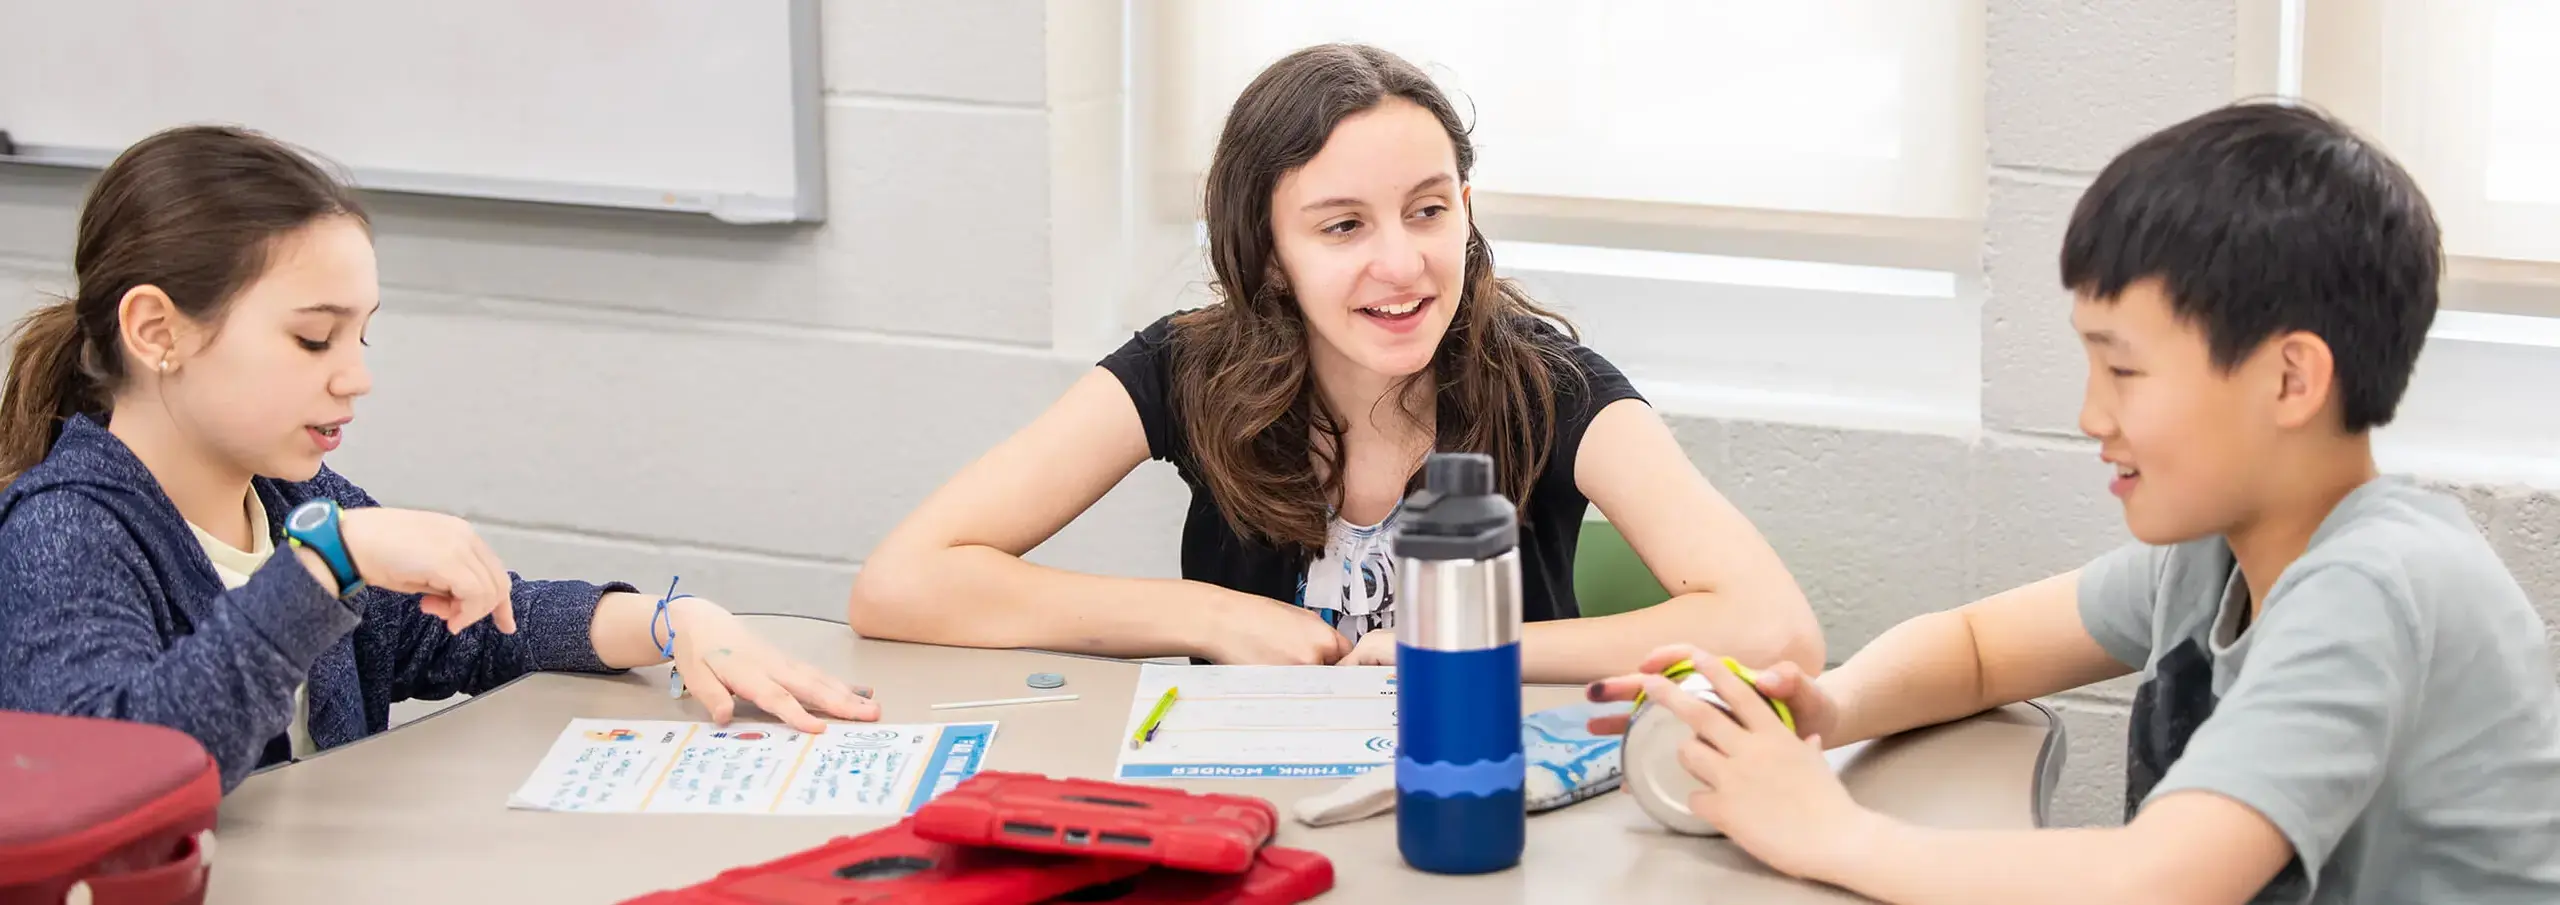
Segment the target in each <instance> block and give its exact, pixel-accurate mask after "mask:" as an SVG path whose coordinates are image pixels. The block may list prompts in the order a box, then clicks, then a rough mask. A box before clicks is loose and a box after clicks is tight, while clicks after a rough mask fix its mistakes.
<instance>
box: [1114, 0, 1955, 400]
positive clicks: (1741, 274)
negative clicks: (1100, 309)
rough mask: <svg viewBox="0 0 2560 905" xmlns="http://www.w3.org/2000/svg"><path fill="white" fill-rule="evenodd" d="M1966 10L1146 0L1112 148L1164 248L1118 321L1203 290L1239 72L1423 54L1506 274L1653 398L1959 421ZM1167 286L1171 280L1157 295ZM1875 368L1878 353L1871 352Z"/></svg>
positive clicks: (1700, 1) (1554, 0)
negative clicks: (1215, 152)
mask: <svg viewBox="0 0 2560 905" xmlns="http://www.w3.org/2000/svg"><path fill="white" fill-rule="evenodd" d="M1980 7H1981V4H1980V3H1979V2H1972V3H1967V2H1960V0H1795V2H1788V3H1769V2H1763V0H1611V2H1608V3H1584V2H1577V0H1400V2H1396V3H1376V2H1366V0H1174V2H1166V3H1160V4H1148V5H1146V6H1144V7H1143V9H1145V10H1147V11H1148V12H1147V13H1146V16H1147V18H1148V21H1147V22H1145V23H1143V25H1142V26H1141V27H1140V29H1139V31H1140V32H1141V33H1143V35H1144V36H1143V37H1141V38H1140V39H1139V41H1140V43H1139V46H1141V47H1145V48H1148V50H1147V51H1146V52H1145V56H1144V58H1143V59H1142V60H1141V62H1140V64H1139V65H1140V66H1141V67H1142V68H1141V71H1140V72H1139V73H1138V74H1137V78H1136V79H1135V80H1134V84H1135V85H1136V89H1135V90H1136V97H1135V98H1134V99H1135V101H1136V102H1137V104H1138V105H1139V107H1140V111H1139V115H1138V118H1139V119H1140V120H1141V121H1142V123H1141V124H1139V125H1138V126H1137V127H1136V128H1137V129H1138V131H1139V133H1140V134H1141V135H1142V136H1144V137H1142V138H1140V139H1139V140H1137V141H1135V142H1133V145H1135V146H1139V147H1145V148H1149V149H1150V150H1147V151H1142V152H1141V155H1142V156H1143V157H1145V159H1143V160H1141V161H1140V162H1139V163H1138V167H1139V169H1140V171H1141V172H1142V173H1144V174H1145V175H1144V177H1143V178H1144V180H1145V182H1146V184H1147V186H1148V192H1149V194H1151V195H1152V196H1153V197H1152V198H1151V199H1150V200H1149V203H1147V204H1146V205H1145V209H1146V210H1147V211H1148V212H1149V214H1148V216H1149V217H1150V218H1152V219H1153V220H1155V221H1157V226H1156V228H1157V231H1158V232H1159V234H1160V235H1161V236H1163V237H1165V238H1164V239H1163V241H1162V242H1161V244H1159V245H1158V246H1157V247H1158V248H1159V250H1160V251H1161V252H1162V256H1161V257H1156V256H1150V258H1149V260H1151V261H1159V262H1162V265H1163V270H1162V272H1161V273H1159V274H1158V275H1157V276H1158V277H1159V279H1158V281H1157V287H1156V288H1158V289H1162V290H1165V291H1161V292H1158V291H1148V290H1146V289H1144V288H1142V289H1141V291H1140V292H1138V293H1137V294H1136V296H1135V300H1134V301H1133V303H1132V308H1131V309H1130V310H1129V311H1128V312H1126V318H1125V320H1127V321H1128V322H1129V325H1131V326H1133V327H1134V326H1137V325H1142V324H1143V323H1144V322H1146V321H1147V320H1152V319H1153V318H1155V317H1157V316H1159V315H1161V314H1162V313H1163V312H1165V311H1167V310H1172V309H1173V308H1176V307H1188V306H1191V305H1197V304H1201V303H1204V302H1206V301H1207V300H1208V296H1207V294H1206V287H1205V281H1206V279H1207V275H1206V274H1205V272H1203V271H1202V269H1201V268H1200V267H1199V266H1198V264H1199V262H1198V258H1199V255H1198V242H1199V241H1200V239H1199V235H1200V234H1199V232H1198V231H1197V230H1196V228H1195V226H1196V225H1195V220H1196V217H1197V214H1198V199H1199V194H1198V193H1199V185H1200V176H1201V174H1202V171H1203V170H1205V169H1206V166H1207V163H1208V159H1209V155H1210V151H1211V148H1212V146H1213V144H1214V142H1215V140H1216V137H1217V133H1218V130H1219V129H1220V127H1221V126H1222V124H1223V122H1224V119H1225V117H1226V112H1227V108H1228V106H1229V105H1230V104H1231V103H1233V101H1234V100H1235V98H1236V96H1237V94H1238V93H1239V92H1241V91H1242V90H1243V88H1244V86H1245V85H1246V83H1247V82H1249V81H1250V80H1251V79H1252V78H1253V76H1254V75H1255V74H1256V73H1258V72H1260V71H1261V70H1262V69H1263V67H1265V66H1266V65H1268V64H1269V63H1270V62H1271V61H1272V60H1275V59H1277V58H1279V57H1280V56H1282V55H1284V54H1286V53H1288V52H1290V51H1293V50H1296V49H1298V48H1300V47H1304V46H1307V45H1310V44H1317V43H1323V42H1326V41H1358V42H1364V43H1370V44H1375V45H1378V46H1381V47H1384V48H1386V49H1388V50H1390V51H1393V52H1395V53H1397V54H1398V55H1401V56H1403V57H1405V58H1406V59H1408V60H1411V61H1413V62H1414V63H1416V64H1418V65H1420V66H1422V67H1423V68H1424V70H1425V71H1427V72H1429V73H1431V75H1432V76H1433V78H1434V79H1435V80H1436V81H1438V82H1439V83H1440V85H1441V87H1442V89H1443V90H1444V91H1446V92H1448V93H1449V94H1450V96H1451V99H1452V100H1453V101H1454V102H1455V103H1456V104H1457V105H1458V108H1459V110H1460V111H1461V113H1462V114H1463V115H1466V116H1467V118H1468V119H1469V121H1470V122H1471V124H1472V125H1473V127H1474V136H1475V139H1476V143H1477V148H1478V158H1479V160H1478V165H1477V171H1476V173H1475V174H1474V189H1475V208H1476V210H1475V214H1476V219H1477V222H1478V224H1479V225H1480V226H1481V227H1482V228H1483V230H1484V232H1485V234H1486V236H1487V238H1488V239H1490V240H1492V242H1493V244H1494V260H1495V261H1496V263H1497V265H1498V266H1499V267H1500V268H1501V269H1502V270H1503V271H1504V272H1505V274H1506V275H1508V276H1512V277H1514V278H1517V279H1519V280H1521V282H1522V283H1524V284H1525V285H1526V286H1527V287H1528V288H1529V289H1530V290H1531V291H1532V293H1533V294H1535V295H1536V296H1537V297H1539V298H1540V299H1541V300H1542V301H1545V302H1547V303H1549V304H1551V305H1553V306H1555V307H1556V308H1558V309H1560V310H1561V311H1563V312H1564V313H1565V314H1566V315H1567V316H1568V317H1570V318H1572V319H1573V320H1574V321H1575V323H1576V324H1577V325H1578V326H1580V327H1582V328H1583V331H1584V334H1585V338H1586V340H1587V341H1588V342H1590V344H1591V345H1593V346H1594V347H1595V348H1598V349H1600V350H1601V351H1602V352H1603V353H1604V354H1606V355H1608V356H1609V357H1610V358H1611V359H1612V360H1613V361H1615V362H1616V363H1617V364H1618V365H1619V366H1620V367H1621V368H1624V369H1625V370H1626V371H1627V372H1628V373H1629V375H1630V376H1631V377H1633V378H1634V379H1635V380H1636V382H1637V383H1638V385H1639V386H1640V387H1642V388H1643V389H1645V391H1646V392H1647V394H1648V395H1650V396H1655V397H1657V398H1658V399H1660V400H1662V401H1663V402H1664V403H1665V406H1666V407H1668V408H1673V409H1686V410H1690V411H1695V412H1702V413H1713V414H1743V415H1751V416H1766V417H1784V418H1787V419H1789V420H1811V421H1815V422H1840V423H1844V424H1851V425H1873V426H1891V427H1896V428H1904V429H1928V430H1950V431H1971V430H1973V429H1974V427H1975V425H1976V423H1977V422H1978V417H1977V414H1976V413H1977V411H1978V408H1979V394H1980V386H1979V373H1980V362H1979V354H1978V349H1979V348H1980V339H1979V332H1980V331H1979V326H1978V318H1979V314H1978V305H1977V304H1975V300H1974V298H1973V297H1972V296H1971V295H1969V294H1968V293H1969V292H1970V290H1969V289H1968V290H1965V291H1964V292H1960V291H1959V287H1960V286H1965V285H1967V284H1969V283H1970V281H1967V280H1961V279H1959V274H1967V273H1970V272H1972V270H1973V269H1974V268H1975V267H1976V266H1977V263H1976V262H1977V259H1978V255H1979V238H1978V237H1979V220H1980V216H1981V214H1980V207H1981V202H1982V199H1981V195H1982V187H1983V178H1982V173H1983V156H1982V147H1981V145H1982V131H1983V130H1982V111H1981V99H1982V91H1981V85H1980V81H1981V77H1980V68H1981V56H1980V53H1981V47H1982V39H1981V15H1982V11H1981V9H1980ZM1176 289H1188V290H1190V291H1189V292H1176V291H1174V290H1176ZM1885 362H1891V363H1892V366H1891V367H1885V366H1884V363H1885Z"/></svg>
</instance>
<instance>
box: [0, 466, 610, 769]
mask: <svg viewBox="0 0 2560 905" xmlns="http://www.w3.org/2000/svg"><path fill="white" fill-rule="evenodd" d="M250 487H251V490H252V492H255V493H256V494H258V498H259V500H260V501H261V502H263V503H264V504H265V505H266V509H267V517H268V521H269V524H268V526H267V530H268V533H269V534H270V535H271V537H272V538H273V539H274V541H275V544H276V547H277V554H276V555H275V556H272V557H269V558H268V560H267V562H266V565H265V566H263V567H261V568H260V569H258V571H257V572H256V573H255V574H253V575H251V576H250V578H249V583H248V584H246V585H243V586H241V587H239V588H238V589H235V590H229V591H226V590H223V587H222V579H221V577H220V576H219V575H217V574H216V573H215V572H214V570H213V562H212V560H210V559H208V558H206V556H205V553H204V547H203V546H201V545H200V544H199V543H198V542H197V541H196V538H195V535H194V533H193V532H191V531H190V530H189V529H188V528H187V522H186V520H185V519H184V518H183V517H181V516H180V515H179V514H178V507H177V505H176V504H174V503H172V502H170V501H169V497H168V495H167V494H165V493H163V492H162V491H161V489H160V482H159V481H158V480H156V479H154V478H153V477H152V476H151V472H150V471H149V470H148V469H146V468H144V467H143V464H142V460H140V459H138V458H135V457H134V455H133V451H132V450H130V449H128V448H126V446H125V445H124V442H123V441H121V440H118V439H116V437H115V435H113V434H110V433H108V432H107V431H106V429H105V428H103V427H101V426H99V425H98V423H97V422H95V421H92V420H90V419H88V418H86V417H79V416H74V417H73V418H71V419H70V420H69V421H68V422H66V423H65V424H64V426H63V430H62V437H61V439H59V440H57V441H55V443H54V446H53V450H52V451H51V452H50V453H49V454H48V455H46V457H45V460H44V462H43V463H41V464H39V465H37V466H36V467H35V468H33V469H30V470H28V472H27V473H26V474H25V475H24V476H22V477H20V478H18V480H17V481H15V482H13V483H11V484H10V485H9V487H8V489H7V491H6V492H0V709H10V710H27V711H37V712H43V713H60V714H74V715H80V716H95V717H107V718H111V719H121V720H132V721H137V722H144V723H157V724H159V725H163V726H169V727H172V728H175V729H178V730H181V731H184V732H186V733H187V734H189V735H192V736H194V737H195V738H196V740H197V741H199V742H202V743H203V744H204V746H205V748H206V749H207V750H209V751H211V752H212V753H213V756H214V758H215V760H217V761H218V762H220V765H221V769H222V789H223V791H224V792H225V793H228V792H229V791H231V789H232V788H233V787H235V786H237V785H239V783H240V780H241V779H242V778H244V777H246V776H248V775H249V773H250V771H252V770H255V769H257V768H258V767H261V766H265V765H268V764H272V763H276V762H279V761H283V760H287V759H289V758H290V752H291V746H290V745H289V744H288V743H287V741H286V739H285V734H284V733H285V728H286V726H287V725H288V724H289V723H291V722H292V718H293V689H294V686H296V685H298V684H301V683H302V682H303V681H304V680H305V679H306V678H307V679H308V680H309V682H310V689H309V692H308V699H309V704H310V709H311V716H310V728H311V738H312V741H313V743H314V744H316V745H317V746H318V747H320V748H323V749H326V748H329V747H333V746H336V745H342V744H345V743H347V742H350V741H354V740H356V739H359V738H363V737H365V736H367V735H371V734H373V733H375V732H380V731H382V730H383V729H385V728H388V727H389V725H390V722H391V704H392V702H394V701H400V700H406V699H411V698H425V699H430V700H433V699H441V698H446V697H450V696H452V695H453V694H454V693H455V692H463V693H466V694H478V693H480V692H483V691H486V690H488V689H491V688H495V687H497V686H498V685H500V684H503V683H505V682H506V681H508V680H510V679H513V678H515V677H517V676H520V675H523V674H524V673H526V672H529V671H534V670H559V671H579V672H611V671H612V670H611V669H609V668H607V667H606V666H605V665H604V663H603V662H602V661H600V660H598V659H596V654H595V649H594V647H593V645H592V644H591V643H590V641H589V640H588V637H587V629H588V624H589V622H590V621H591V620H592V619H593V618H594V616H595V607H596V600H597V599H598V598H599V597H601V596H602V595H603V594H604V593H606V592H608V591H629V590H632V588H631V586H630V585H626V584H610V585H595V584H588V583H584V582H566V581H562V582H542V581H526V580H524V579H522V578H520V577H517V576H515V575H514V574H513V573H510V574H509V576H508V577H509V578H510V579H511V580H513V582H514V592H515V596H514V603H515V615H516V633H515V634H514V635H506V634H502V633H500V632H499V631H498V629H497V626H496V625H495V624H494V623H493V622H492V621H491V620H487V619H483V620H481V621H480V622H478V623H476V624H474V625H472V626H471V627H470V628H468V629H465V630H463V631H462V633H461V634H458V635H457V634H452V633H449V632H448V631H446V629H445V624H444V622H443V620H440V619H437V618H435V617H433V616H429V615H426V614H425V613H423V612H420V611H419V609H418V599H417V597H416V596H415V595H408V594H396V593H392V592H390V591H386V590H383V589H381V588H375V587H367V588H366V589H365V590H363V591H360V592H358V593H357V594H355V595H354V596H352V597H350V598H348V599H346V600H343V601H342V600H339V599H337V598H335V597H333V596H331V595H330V593H329V592H328V590H326V589H324V588H322V587H321V586H320V584H319V583H318V582H315V581H313V580H312V579H311V573H309V572H307V571H305V570H304V569H303V567H302V563H301V562H300V561H299V560H298V559H297V558H296V557H295V556H293V555H292V554H291V550H290V548H288V547H286V546H285V542H284V518H285V516H286V515H287V514H288V513H290V512H292V511H293V507H295V506H297V505H300V504H302V503H304V502H307V501H309V500H313V499H319V498H322V497H326V498H329V499H334V500H337V501H338V505H340V506H343V507H346V508H349V509H354V508H358V507H364V506H373V505H376V504H375V503H374V501H373V498H372V497H369V496H366V495H365V492H364V491H363V490H360V489H357V487H356V486H355V485H354V484H351V483H348V482H347V480H346V479H344V478H341V477H339V476H338V475H337V474H335V473H333V472H331V471H329V470H328V469H327V468H322V469H321V470H320V473H319V474H318V475H316V476H314V477H313V478H312V479H311V480H310V481H306V482H301V483H290V482H284V481H273V480H268V479H266V478H258V479H255V480H253V481H251V482H250Z"/></svg>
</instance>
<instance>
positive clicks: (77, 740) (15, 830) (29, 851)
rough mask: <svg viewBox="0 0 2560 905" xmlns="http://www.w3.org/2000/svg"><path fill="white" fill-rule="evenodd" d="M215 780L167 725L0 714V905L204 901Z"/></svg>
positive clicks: (198, 751)
mask: <svg viewBox="0 0 2560 905" xmlns="http://www.w3.org/2000/svg"><path fill="white" fill-rule="evenodd" d="M221 804H222V778H221V773H220V771H219V770H218V769H217V768H216V767H215V765H214V761H213V757H212V755H209V754H206V753H205V750H204V746H203V745H200V744H197V743H196V740H195V737H194V736H190V735H188V734H186V733H184V732H179V731H178V730H175V729H170V728H168V727H165V726H154V725H150V724H146V723H133V722H126V721H122V720H102V719H92V718H88V717H68V716H53V715H50V714H38V713H23V712H19V711H7V710H0V905H20V903H35V902H43V903H48V905H51V903H58V902H61V901H63V900H64V899H65V898H67V897H68V896H69V895H70V892H71V888H72V887H73V886H74V885H75V884H82V883H85V884H87V885H88V889H89V895H90V901H92V902H95V903H97V905H164V903H189V905H192V903H197V902H202V901H204V887H205V879H206V875H207V872H208V871H209V870H210V869H211V868H210V866H209V865H208V864H206V862H205V851H204V837H205V836H206V835H209V834H210V833H211V831H212V830H213V824H214V812H215V810H216V809H218V808H219V807H220V806H221Z"/></svg>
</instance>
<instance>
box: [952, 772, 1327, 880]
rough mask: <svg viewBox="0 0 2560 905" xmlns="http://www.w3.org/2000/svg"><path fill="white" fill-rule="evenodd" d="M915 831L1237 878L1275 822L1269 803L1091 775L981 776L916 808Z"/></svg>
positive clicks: (991, 844) (982, 843)
mask: <svg viewBox="0 0 2560 905" xmlns="http://www.w3.org/2000/svg"><path fill="white" fill-rule="evenodd" d="M911 819H912V820H913V821H914V823H915V828H916V835H919V836H922V837H924V838H926V839H932V840H935V841H937V842H948V843H951V844H953V845H975V846H989V847H996V848H1010V849H1019V850H1022V851H1032V852H1049V853H1055V854H1067V855H1081V856H1084V857H1088V858H1097V859H1105V860H1114V861H1138V862H1144V863H1148V864H1160V865H1163V866H1165V867H1171V868H1176V869H1180V870H1195V871H1206V872H1209V873H1222V874H1234V873H1243V872H1244V871H1245V870H1246V869H1248V868H1251V867H1253V865H1254V857H1253V856H1254V853H1255V852H1257V851H1260V850H1261V849H1262V847H1263V846H1264V845H1266V844H1268V843H1270V841H1271V834H1272V832H1273V831H1275V830H1276V829H1278V827H1279V824H1280V817H1279V811H1278V809H1276V808H1273V807H1272V806H1271V802H1268V801H1264V800H1262V799H1260V798H1248V797H1245V796H1240V795H1202V794H1196V793H1192V792H1184V791H1181V790H1179V789H1165V788H1158V787H1152V786H1140V785H1131V784H1128V783H1115V782H1099V781H1096V780H1090V779H1052V778H1050V777H1046V776H1039V775H1035V774H1029V773H1005V772H995V771H982V772H980V773H979V774H978V775H976V776H973V777H970V778H969V779H967V780H964V781H962V782H961V783H960V784H959V785H958V786H954V787H953V788H952V789H951V790H950V791H947V792H944V793H942V794H940V795H936V796H934V797H933V800H932V801H929V802H926V803H925V805H924V806H923V807H920V808H917V809H916V812H915V815H914V816H913V817H912V818H911Z"/></svg>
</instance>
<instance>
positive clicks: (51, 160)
mask: <svg viewBox="0 0 2560 905" xmlns="http://www.w3.org/2000/svg"><path fill="white" fill-rule="evenodd" d="M819 2H820V0H790V17H791V130H792V183H793V194H791V195H788V196H782V195H755V194H739V193H730V192H710V191H703V190H699V189H688V188H683V187H673V186H671V187H666V188H662V189H646V188H636V187H631V186H618V185H600V184H595V183H579V182H555V181H551V180H536V179H508V178H504V177H490V176H461V175H455V174H450V173H436V172H428V171H420V170H394V169H383V168H379V167H351V168H349V173H350V175H351V177H352V179H353V182H354V184H355V187H356V188H358V189H363V190H366V191H383V192H401V193H406V194H416V195H446V196H453V197H461V198H488V199H495V200H502V201H532V202H538V203H546V204H567V205H577V206H581V207H610V208H627V209H638V210H652V211H669V212H674V213H686V214H708V215H710V216H711V217H712V218H713V219H716V220H719V221H721V222H723V223H734V224H741V225H753V224H773V223H819V222H824V221H825V220H826V217H827V150H826V85H825V81H826V74H825V70H824V63H823V60H822V59H821V57H820V55H819V37H820V32H821V29H820V26H819V20H818V4H819ZM120 153H123V150H122V149H104V148H77V147H66V146H61V145H44V144H30V143H27V142H23V141H21V142H16V148H15V153H10V154H0V163H23V164H34V165H38V166H56V167H75V168H82V169H104V168H105V167H106V166H107V165H108V164H109V163H112V162H114V161H115V159H116V155H118V154H120Z"/></svg>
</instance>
